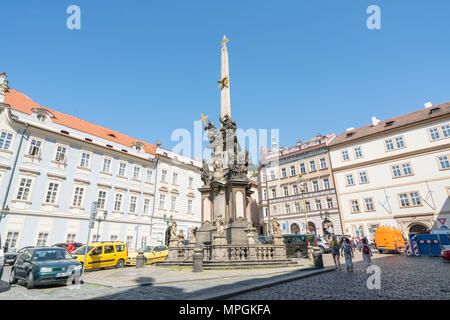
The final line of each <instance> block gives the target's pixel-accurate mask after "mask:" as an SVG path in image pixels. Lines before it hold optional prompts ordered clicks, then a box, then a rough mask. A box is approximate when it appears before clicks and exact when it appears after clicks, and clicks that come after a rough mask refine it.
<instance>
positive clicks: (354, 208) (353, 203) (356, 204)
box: [351, 200, 360, 213]
mask: <svg viewBox="0 0 450 320" xmlns="http://www.w3.org/2000/svg"><path fill="white" fill-rule="evenodd" d="M351 206H352V213H358V212H360V210H359V201H358V200H351Z"/></svg>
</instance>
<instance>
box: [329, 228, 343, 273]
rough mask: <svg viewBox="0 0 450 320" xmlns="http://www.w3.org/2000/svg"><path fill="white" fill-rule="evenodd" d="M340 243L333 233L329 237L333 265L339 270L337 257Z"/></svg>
mask: <svg viewBox="0 0 450 320" xmlns="http://www.w3.org/2000/svg"><path fill="white" fill-rule="evenodd" d="M340 249H341V246H340V243H339V241H338V239H337V237H336V236H335V235H333V237H332V238H331V255H332V257H333V261H334V266H335V268H336V270H339V271H341V262H340V257H339V250H340Z"/></svg>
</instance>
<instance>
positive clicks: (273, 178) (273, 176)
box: [270, 170, 275, 180]
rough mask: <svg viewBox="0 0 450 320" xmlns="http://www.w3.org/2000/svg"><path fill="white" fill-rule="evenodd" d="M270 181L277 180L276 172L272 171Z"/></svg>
mask: <svg viewBox="0 0 450 320" xmlns="http://www.w3.org/2000/svg"><path fill="white" fill-rule="evenodd" d="M270 180H275V171H273V170H272V171H270Z"/></svg>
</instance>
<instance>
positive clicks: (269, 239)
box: [258, 236, 273, 244]
mask: <svg viewBox="0 0 450 320" xmlns="http://www.w3.org/2000/svg"><path fill="white" fill-rule="evenodd" d="M258 242H259V244H271V243H273V237H272V236H259V237H258Z"/></svg>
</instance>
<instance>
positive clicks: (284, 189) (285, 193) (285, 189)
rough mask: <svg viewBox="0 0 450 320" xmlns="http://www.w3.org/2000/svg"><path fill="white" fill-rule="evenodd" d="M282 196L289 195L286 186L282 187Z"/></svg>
mask: <svg viewBox="0 0 450 320" xmlns="http://www.w3.org/2000/svg"><path fill="white" fill-rule="evenodd" d="M283 195H284V196H285V197H287V196H288V195H289V188H288V187H287V186H284V187H283Z"/></svg>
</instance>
